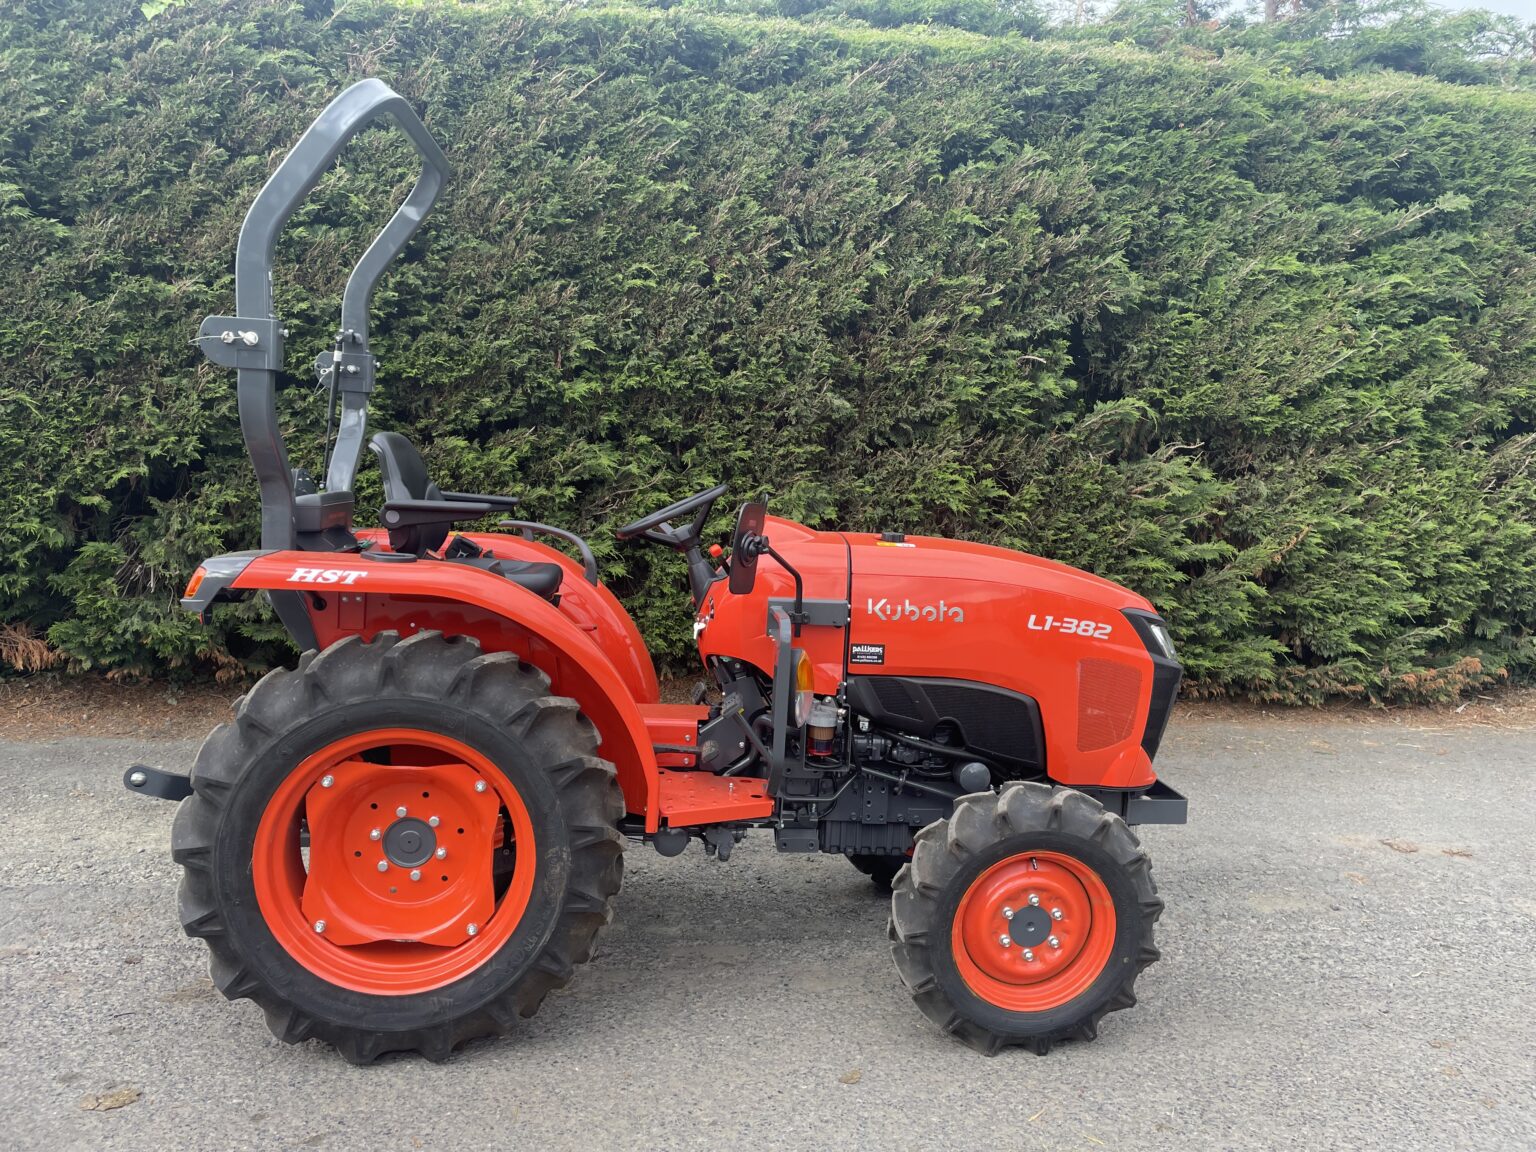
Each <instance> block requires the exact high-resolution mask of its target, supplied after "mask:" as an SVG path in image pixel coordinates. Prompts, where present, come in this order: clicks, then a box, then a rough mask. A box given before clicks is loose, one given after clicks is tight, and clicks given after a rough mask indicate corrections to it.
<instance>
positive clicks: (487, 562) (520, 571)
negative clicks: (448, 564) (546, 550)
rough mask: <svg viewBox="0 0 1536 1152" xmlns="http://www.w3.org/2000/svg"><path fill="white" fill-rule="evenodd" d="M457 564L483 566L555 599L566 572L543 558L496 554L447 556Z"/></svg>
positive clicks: (493, 572) (533, 591) (446, 558)
mask: <svg viewBox="0 0 1536 1152" xmlns="http://www.w3.org/2000/svg"><path fill="white" fill-rule="evenodd" d="M444 559H445V560H452V561H453V562H454V563H455V564H468V565H469V566H470V567H471V568H483V569H485V571H487V572H490V573H492V574H493V575H496V576H502V577H505V578H506V579H508V580H510V581H512V583H514V584H516V585H517V586H518V587H519V588H526V589H528V591H530V592H532V593H533V594H534V595H536V596H542V597H544V599H546V600H553V599H555V595H556V593H558V592H559V591H560V578H561V577H562V576H564V575H565V572H564V571H563V570H562V569H561V567H560V565H558V564H546V563H545V562H543V561H542V560H498V559H497V558H496V557H494V556H483V555H482V556H445V557H444Z"/></svg>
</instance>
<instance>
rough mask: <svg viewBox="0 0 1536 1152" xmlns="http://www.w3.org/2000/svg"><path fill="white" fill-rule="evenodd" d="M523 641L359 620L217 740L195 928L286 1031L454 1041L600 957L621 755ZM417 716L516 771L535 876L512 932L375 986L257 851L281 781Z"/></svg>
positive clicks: (356, 1057) (349, 1049) (364, 1056)
mask: <svg viewBox="0 0 1536 1152" xmlns="http://www.w3.org/2000/svg"><path fill="white" fill-rule="evenodd" d="M549 687H550V685H549V678H548V677H547V676H545V675H544V673H543V672H541V671H539V670H538V669H537V668H534V667H533V666H531V665H529V664H524V663H521V662H520V661H519V660H518V658H517V657H516V656H515V655H514V654H512V653H506V652H497V653H488V654H482V653H481V651H480V648H479V645H478V644H477V643H476V642H475V641H473V640H471V639H468V638H464V637H454V638H451V639H450V638H444V637H443V636H442V635H440V634H439V633H436V632H421V633H416V634H414V635H412V636H411V637H409V638H408V639H406V640H401V639H400V638H399V636H398V635H397V634H395V633H393V632H386V633H381V634H380V635H378V636H377V637H375V638H374V639H373V640H372V641H371V642H365V641H363V640H362V639H361V638H359V637H355V636H354V637H349V638H347V639H344V640H341V641H338V642H337V643H335V644H333V645H331V646H330V647H329V648H327V649H326V650H325V651H323V652H319V653H316V652H313V651H311V652H307V653H305V654H304V656H303V657H302V658H301V659H300V661H299V666H298V667H297V668H296V669H294V670H291V671H290V670H286V669H280V670H277V671H274V672H271V673H269V674H268V675H267V676H266V677H264V678H263V679H262V680H261V681H260V682H259V683H258V684H257V685H256V686H255V687H254V688H253V689H252V690H251V691H250V693H249V694H247V695H246V696H245V697H243V698H242V699H241V700H240V701H239V702H238V703H237V704H236V708H235V715H234V718H233V720H232V721H231V722H230V723H227V724H223V725H220V726H219V727H218V728H215V729H214V730H213V732H212V733H210V734H209V736H208V738H207V739H206V740H205V741H204V742H203V745H202V748H201V749H200V750H199V752H198V756H197V762H196V765H195V766H194V768H193V769H192V795H191V796H190V797H188V798H187V799H186V800H183V801H182V803H181V805H180V807H179V808H178V810H177V813H176V820H175V824H174V827H173V831H172V858H173V859H174V860H175V861H176V862H177V863H178V864H180V865H181V866H182V869H183V873H182V878H181V885H180V889H179V903H180V912H181V922H182V928H183V929H184V930H185V932H186V934H187V935H188V936H192V937H196V938H199V939H202V940H204V941H206V942H207V944H208V949H209V952H210V953H211V955H210V958H209V970H210V973H211V975H212V977H213V981H214V983H215V984H216V985H217V986H218V988H219V990H220V991H221V992H222V993H223V994H224V995H225V997H227V998H228V999H230V1000H241V999H248V1000H252V1001H254V1002H255V1003H256V1004H257V1005H258V1006H259V1007H260V1008H261V1009H262V1011H263V1012H264V1013H265V1015H266V1020H267V1025H268V1027H269V1028H270V1029H271V1030H272V1033H273V1034H274V1035H275V1036H277V1037H278V1038H279V1039H281V1040H283V1041H286V1042H288V1043H297V1042H300V1041H303V1040H307V1039H311V1038H313V1039H319V1040H323V1041H325V1042H326V1043H329V1044H331V1045H334V1046H335V1047H336V1048H337V1049H338V1050H339V1051H340V1052H341V1054H342V1055H343V1056H344V1057H346V1059H348V1060H349V1061H351V1062H353V1063H355V1064H367V1063H370V1062H372V1061H373V1060H375V1059H376V1058H377V1057H379V1056H380V1055H382V1054H384V1053H386V1052H394V1051H419V1052H421V1053H422V1054H423V1055H424V1056H426V1057H427V1058H428V1059H431V1060H442V1059H445V1058H446V1057H447V1056H448V1055H449V1054H450V1053H451V1052H452V1051H453V1049H454V1048H456V1047H457V1046H459V1045H461V1044H463V1043H464V1042H466V1041H468V1040H471V1039H474V1038H476V1037H480V1036H491V1035H501V1034H504V1033H505V1032H507V1031H508V1030H509V1029H510V1028H511V1026H512V1025H513V1023H514V1021H515V1019H516V1018H517V1017H519V1016H524V1017H526V1016H531V1015H533V1014H534V1012H536V1011H537V1010H538V1007H539V1005H540V1003H541V1002H542V1001H543V1000H544V997H545V996H546V995H548V993H549V992H551V991H553V990H554V989H556V988H561V987H564V986H565V985H566V984H567V983H569V981H570V980H571V977H572V976H573V975H574V970H575V966H576V965H577V964H580V963H583V962H585V961H587V960H589V959H590V958H591V956H592V953H593V944H594V941H595V938H596V936H597V933H598V931H599V929H601V928H602V927H603V925H605V924H606V923H608V921H609V920H610V919H611V917H612V900H613V897H614V896H615V895H616V894H617V892H618V890H619V884H620V880H621V878H622V872H623V856H622V853H623V839H622V837H621V836H620V834H619V832H618V828H617V825H618V822H619V821H620V820H621V819H622V817H623V815H624V811H625V805H624V797H623V794H622V792H621V791H620V789H619V786H618V781H617V776H616V772H615V769H614V766H613V765H612V764H610V763H609V762H608V761H606V760H602V759H600V758H599V757H598V756H597V755H596V751H597V744H598V735H597V732H596V730H595V728H594V727H593V725H592V723H591V722H590V721H589V720H588V719H587V718H586V717H585V716H583V715H582V714H581V712H580V711H578V709H577V706H576V702H575V701H573V700H569V699H566V698H564V697H559V696H552V695H550V692H549ZM399 725H410V726H413V727H416V728H421V729H426V730H429V731H437V732H442V733H444V734H445V735H450V736H452V737H454V738H456V739H459V740H462V741H465V742H466V743H468V744H470V745H471V746H473V747H474V748H476V749H477V750H478V751H480V752H481V753H483V754H484V755H486V756H487V757H489V758H490V759H491V760H492V761H494V762H495V763H496V764H497V766H498V768H500V769H501V770H502V771H503V772H504V773H506V774H507V775H508V777H509V778H510V779H512V780H513V782H514V783H515V785H516V787H517V789H518V792H519V795H520V796H521V797H522V798H523V799H524V800H525V802H526V803H527V806H528V808H529V809H530V811H531V813H532V818H533V820H534V825H535V828H536V833H537V836H536V843H537V849H536V851H535V861H536V863H535V872H534V885H533V894H532V896H531V897H530V899H529V902H528V905H527V908H526V910H525V911H524V912H523V914H522V917H521V919H520V920H519V921H518V922H517V926H516V928H515V930H514V931H513V933H512V935H511V937H510V939H508V940H507V941H506V943H505V944H503V945H502V946H501V947H500V948H499V949H498V950H497V951H495V952H494V953H492V954H491V956H490V957H489V958H488V959H486V960H485V961H484V962H482V963H481V964H480V965H479V966H478V967H477V968H475V969H474V970H473V971H470V972H468V973H467V974H465V975H463V976H462V977H460V978H459V979H457V980H455V981H453V982H452V983H450V984H447V985H445V986H442V987H438V988H434V989H432V990H430V991H423V992H418V993H412V994H405V995H375V994H369V993H365V992H359V991H354V990H351V989H349V988H344V987H340V986H339V985H337V984H334V983H331V982H329V981H327V980H325V979H323V978H322V977H320V976H319V975H317V974H315V973H314V972H311V971H310V970H309V969H308V968H306V967H304V966H303V965H302V964H300V963H299V962H298V961H297V960H295V959H294V958H293V957H292V956H291V955H289V953H288V952H287V951H285V950H284V948H283V946H282V945H281V944H280V943H279V942H278V940H277V938H276V937H275V936H274V935H273V933H272V931H271V929H270V927H269V926H268V924H267V922H266V920H265V919H264V917H263V915H262V913H261V911H260V909H259V907H258V903H257V899H256V896H255V891H254V884H253V879H252V865H251V852H252V844H253V840H254V836H255V830H256V827H257V824H258V823H259V821H260V819H261V815H262V812H263V811H264V809H265V807H266V805H267V803H268V801H269V799H270V798H271V797H272V795H273V793H274V791H275V790H276V788H277V787H278V785H279V784H280V783H281V782H282V781H283V779H285V778H286V776H287V775H288V774H289V773H291V772H292V771H293V770H294V768H295V767H296V766H297V765H298V764H300V763H301V762H302V761H303V760H304V758H305V757H306V756H307V755H309V754H311V753H312V752H314V751H315V750H316V749H317V748H320V747H324V746H325V745H326V744H327V742H328V741H334V740H335V739H337V738H338V737H340V736H345V735H348V734H350V733H351V732H357V731H363V730H367V729H370V728H375V727H391V726H399Z"/></svg>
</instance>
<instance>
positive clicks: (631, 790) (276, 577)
mask: <svg viewBox="0 0 1536 1152" xmlns="http://www.w3.org/2000/svg"><path fill="white" fill-rule="evenodd" d="M205 567H206V565H205ZM229 587H230V588H232V589H236V590H243V591H255V590H265V591H267V592H268V593H269V594H274V595H273V599H274V601H277V600H279V599H281V600H283V601H286V602H287V606H289V611H290V614H291V613H292V611H294V610H296V609H298V607H299V606H300V605H302V611H303V612H304V614H305V616H306V617H307V620H308V624H309V628H310V631H311V632H312V635H313V639H314V645H315V646H316V647H318V648H325V647H326V646H328V645H330V644H333V643H335V642H336V641H337V640H340V639H342V638H343V637H346V636H362V637H363V638H364V639H370V638H372V637H373V636H376V635H377V634H378V633H380V632H399V633H400V634H401V635H402V636H406V635H410V634H411V633H413V632H419V631H425V630H433V631H439V632H443V633H446V634H448V635H462V636H472V637H473V638H474V639H475V640H477V641H478V642H479V643H480V646H481V647H482V648H483V649H485V650H486V651H487V652H515V653H517V655H518V656H520V657H521V658H522V659H524V660H526V661H528V662H529V663H530V664H533V665H534V666H535V667H537V668H539V669H541V670H542V671H543V672H544V673H545V674H546V675H548V676H549V678H550V682H551V685H552V687H553V690H554V691H555V692H557V693H558V694H560V695H562V696H569V697H571V698H572V699H574V700H575V701H576V702H577V703H578V704H579V705H580V706H581V710H582V711H583V712H584V713H585V714H586V715H587V717H588V718H589V719H590V720H591V721H592V722H593V723H594V724H595V725H597V730H598V733H599V735H600V737H601V740H602V743H601V747H600V749H599V750H600V751H601V753H602V755H603V756H604V757H605V758H606V759H608V760H611V761H612V762H613V763H614V764H615V765H616V766H617V768H618V774H619V785H620V787H621V788H623V790H624V800H625V804H626V805H627V807H628V809H629V811H630V812H631V813H634V814H637V815H643V816H644V817H645V827H646V830H647V831H655V830H656V827H657V821H658V812H659V802H658V794H659V791H660V783H659V777H658V775H657V765H656V756H655V753H654V752H653V751H652V749H651V743H650V738H649V736H648V735H647V733H646V727H645V720H644V717H643V716H642V715H641V713H640V709H639V707H638V705H637V704H636V702H635V699H634V696H633V694H632V692H631V690H630V687H629V686H628V685H627V684H626V683H625V679H624V678H623V677H622V676H620V675H619V672H618V671H617V669H615V668H614V666H613V664H612V662H611V661H610V660H609V658H608V657H607V655H605V654H604V652H603V650H602V649H601V648H600V647H599V646H598V645H597V644H596V643H595V642H594V641H593V639H592V638H591V635H590V634H589V633H588V632H586V631H584V630H583V629H582V628H580V627H579V626H577V625H576V624H574V623H572V622H571V620H569V619H568V618H567V617H566V616H565V615H564V614H563V613H561V612H560V610H559V609H557V608H556V607H554V605H552V604H550V603H549V602H548V601H547V600H545V599H543V598H542V597H540V596H537V595H535V594H534V593H532V592H529V591H527V590H526V589H524V588H519V587H518V586H517V585H515V584H513V583H511V582H510V581H508V580H505V579H503V578H502V577H500V576H496V575H494V574H492V573H490V572H486V571H484V570H482V569H479V568H472V567H470V566H468V565H464V564H454V563H451V562H448V561H441V560H416V559H411V560H401V559H370V558H367V557H366V555H365V554H361V553H351V554H345V553H334V552H333V553H316V552H298V551H279V552H267V553H264V554H261V555H258V556H255V557H252V558H251V559H250V560H248V561H247V562H246V563H245V564H244V565H243V566H242V568H241V570H240V571H239V573H238V574H237V575H236V576H235V577H234V579H233V581H232V582H231V583H230V585H229ZM285 593H286V595H284V594H285ZM284 620H285V623H286V622H287V616H286V615H285V617H284ZM290 631H292V626H291V625H290ZM305 639H307V637H305Z"/></svg>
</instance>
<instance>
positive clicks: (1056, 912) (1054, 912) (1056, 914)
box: [1051, 908, 1061, 920]
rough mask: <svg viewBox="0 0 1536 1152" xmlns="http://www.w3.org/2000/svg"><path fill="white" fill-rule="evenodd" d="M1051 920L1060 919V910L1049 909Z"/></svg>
mask: <svg viewBox="0 0 1536 1152" xmlns="http://www.w3.org/2000/svg"><path fill="white" fill-rule="evenodd" d="M1051 919H1052V920H1060V919H1061V909H1060V908H1052V909H1051Z"/></svg>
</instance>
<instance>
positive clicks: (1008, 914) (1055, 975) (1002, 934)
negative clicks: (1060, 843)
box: [953, 852, 1115, 1011]
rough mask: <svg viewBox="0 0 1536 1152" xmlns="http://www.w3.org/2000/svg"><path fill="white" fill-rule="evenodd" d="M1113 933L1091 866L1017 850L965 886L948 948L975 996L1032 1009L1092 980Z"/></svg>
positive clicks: (1105, 895) (1105, 894)
mask: <svg viewBox="0 0 1536 1152" xmlns="http://www.w3.org/2000/svg"><path fill="white" fill-rule="evenodd" d="M1114 930H1115V914H1114V905H1113V903H1112V901H1110V899H1109V895H1108V892H1107V891H1106V890H1105V888H1104V884H1103V881H1102V880H1101V879H1100V878H1099V876H1098V875H1097V874H1096V873H1095V872H1094V871H1093V870H1092V869H1091V868H1088V867H1087V865H1085V864H1083V863H1082V862H1081V861H1080V860H1077V859H1075V858H1074V857H1071V856H1068V855H1065V854H1062V853H1057V852H1025V853H1020V854H1019V855H1017V856H1011V857H1009V858H1007V859H1005V860H1002V861H999V862H998V863H997V864H994V865H992V867H990V868H988V869H987V870H986V871H984V872H983V873H982V874H981V875H980V876H978V877H977V878H976V879H975V880H974V881H973V882H972V883H971V886H970V887H969V888H968V889H967V890H966V892H965V895H964V896H963V897H962V898H961V901H960V906H959V908H958V909H957V910H956V914H955V927H954V949H953V950H954V954H955V959H956V963H957V965H958V966H959V968H960V970H961V973H962V975H963V976H964V977H965V979H966V982H967V983H968V984H969V985H970V986H971V987H972V989H973V990H974V991H976V992H977V994H978V995H981V996H983V998H985V999H987V1000H988V1001H990V1002H992V1003H996V1004H1000V1005H1004V1006H1007V1007H1010V1008H1012V1009H1013V1010H1015V1011H1039V1010H1042V1009H1044V1008H1049V1007H1053V1006H1055V1005H1056V1004H1059V1003H1064V1002H1065V1001H1066V1000H1068V999H1071V998H1072V997H1073V996H1075V995H1077V994H1078V993H1080V992H1081V991H1083V990H1084V989H1086V988H1087V987H1088V985H1089V984H1091V983H1092V982H1093V980H1094V979H1095V978H1096V977H1097V975H1098V973H1099V972H1100V971H1102V969H1103V965H1104V962H1105V960H1107V958H1108V949H1109V947H1110V945H1112V943H1113V937H1114Z"/></svg>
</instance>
